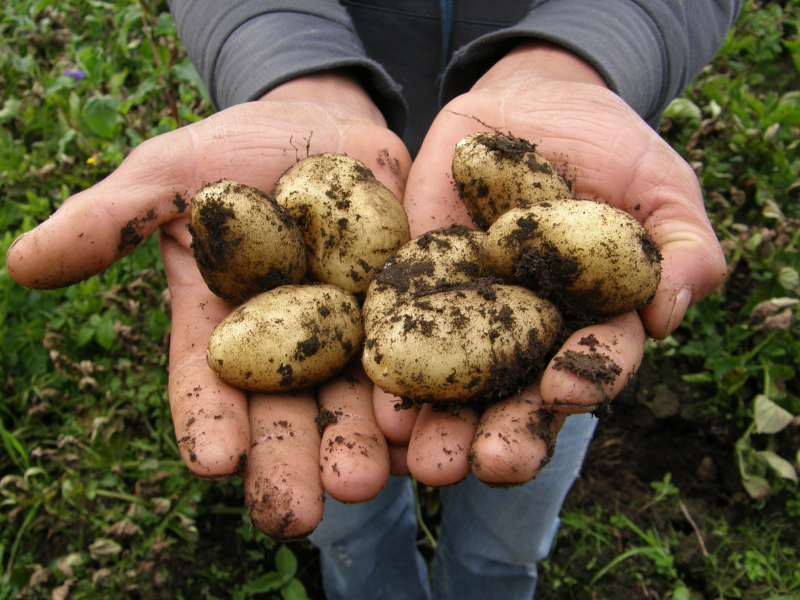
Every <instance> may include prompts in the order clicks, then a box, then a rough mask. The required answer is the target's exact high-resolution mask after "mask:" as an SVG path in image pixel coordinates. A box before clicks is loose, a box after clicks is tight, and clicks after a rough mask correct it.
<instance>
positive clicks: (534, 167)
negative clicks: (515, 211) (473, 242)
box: [453, 132, 571, 230]
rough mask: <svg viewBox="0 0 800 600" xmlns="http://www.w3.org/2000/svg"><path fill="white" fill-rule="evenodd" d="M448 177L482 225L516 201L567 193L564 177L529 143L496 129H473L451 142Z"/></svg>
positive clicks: (476, 222) (480, 226)
mask: <svg viewBox="0 0 800 600" xmlns="http://www.w3.org/2000/svg"><path fill="white" fill-rule="evenodd" d="M453 180H454V181H455V183H456V188H457V189H458V194H459V196H460V197H461V200H462V201H463V202H464V205H465V206H466V207H467V211H468V212H469V215H470V217H472V220H473V221H474V222H475V224H476V225H477V226H478V227H479V228H481V229H482V230H486V229H488V227H489V226H490V225H491V224H492V223H494V222H495V221H496V220H497V218H498V217H499V216H500V215H502V214H503V213H504V212H506V211H507V210H509V209H511V208H513V207H515V206H518V205H519V204H520V203H531V202H540V201H548V200H554V199H556V198H569V197H570V196H571V192H570V188H569V186H568V185H567V183H566V182H565V181H564V178H563V177H561V175H559V174H558V173H557V172H556V170H555V169H554V168H553V166H552V165H551V164H550V163H549V162H547V160H546V159H545V158H544V157H543V156H542V155H541V154H539V152H537V151H536V146H535V145H534V144H531V143H530V142H528V141H526V140H523V139H520V138H517V137H514V136H513V135H508V134H503V133H499V132H493V133H474V134H472V135H470V136H467V137H466V138H464V139H463V140H461V141H460V142H459V143H458V144H457V145H456V148H455V153H454V154H453Z"/></svg>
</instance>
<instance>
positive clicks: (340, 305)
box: [206, 284, 364, 392]
mask: <svg viewBox="0 0 800 600" xmlns="http://www.w3.org/2000/svg"><path fill="white" fill-rule="evenodd" d="M363 341H364V326H363V322H362V319H361V309H360V307H359V305H358V302H357V300H356V298H355V297H354V296H353V295H352V294H349V293H348V292H345V291H344V290H342V289H341V288H339V287H336V286H333V285H325V284H320V285H286V286H281V287H278V288H275V289H273V290H270V291H268V292H265V293H263V294H261V295H259V296H256V297H255V298H252V299H250V300H249V301H247V302H245V303H244V304H242V305H241V306H239V307H238V308H236V309H235V310H234V311H233V312H232V313H230V314H229V315H228V316H227V317H226V318H225V319H223V320H222V321H220V323H219V324H218V325H217V326H216V328H215V329H214V331H213V332H212V334H211V338H210V339H209V342H208V350H207V353H206V356H207V360H208V364H209V366H210V367H211V369H212V370H213V371H214V372H215V373H216V374H217V375H218V376H219V378H220V379H222V380H223V381H225V382H226V383H229V384H231V385H233V386H236V387H238V388H241V389H244V390H250V391H258V392H286V391H291V390H296V389H300V388H304V387H307V386H310V385H315V384H318V383H322V382H323V381H326V380H327V379H329V378H331V377H333V376H334V375H337V374H338V373H340V372H341V371H342V370H343V369H344V368H345V367H346V366H347V365H348V364H349V363H350V361H351V360H352V359H353V357H354V356H355V355H356V354H357V353H358V352H359V351H360V350H361V346H362V343H363Z"/></svg>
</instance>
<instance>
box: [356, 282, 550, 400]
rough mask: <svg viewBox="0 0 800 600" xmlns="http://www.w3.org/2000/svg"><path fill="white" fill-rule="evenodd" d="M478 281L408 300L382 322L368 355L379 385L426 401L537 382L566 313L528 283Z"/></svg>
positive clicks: (482, 396) (498, 393)
mask: <svg viewBox="0 0 800 600" xmlns="http://www.w3.org/2000/svg"><path fill="white" fill-rule="evenodd" d="M476 283H477V285H466V286H462V287H455V288H451V289H449V290H446V291H442V292H435V293H432V294H429V295H425V296H422V297H420V298H417V299H413V300H410V301H408V302H405V303H402V304H400V305H398V306H397V307H395V308H394V309H393V310H392V311H391V312H389V314H387V315H386V316H385V317H383V318H382V319H381V320H380V321H378V322H377V323H376V324H375V325H374V326H373V328H372V329H371V330H370V333H369V335H368V337H367V339H366V341H365V344H364V353H363V355H362V364H363V366H364V370H365V371H366V373H367V375H368V376H369V378H370V379H371V380H372V381H373V383H375V385H377V386H378V387H380V388H381V389H382V390H384V391H386V392H389V393H391V394H395V395H398V396H401V397H403V398H411V399H413V400H415V401H419V402H470V401H478V400H486V399H494V398H498V397H503V396H507V395H511V394H513V393H515V392H516V391H517V390H518V389H520V388H521V387H522V386H524V385H526V384H528V383H530V382H531V380H532V379H533V378H534V377H535V376H536V375H537V374H538V373H539V372H541V370H542V368H543V367H544V362H543V361H544V358H545V356H546V355H547V353H548V351H549V350H550V348H551V346H552V345H553V343H554V342H555V340H556V337H557V336H558V333H559V332H560V330H561V325H562V319H561V315H560V314H559V312H558V310H557V309H556V308H555V307H554V306H553V305H552V304H551V303H550V302H548V301H547V300H543V299H541V298H539V297H538V296H537V295H536V294H534V293H533V292H531V291H530V290H528V289H525V288H521V287H517V286H507V285H497V284H492V283H484V282H483V281H478V282H476Z"/></svg>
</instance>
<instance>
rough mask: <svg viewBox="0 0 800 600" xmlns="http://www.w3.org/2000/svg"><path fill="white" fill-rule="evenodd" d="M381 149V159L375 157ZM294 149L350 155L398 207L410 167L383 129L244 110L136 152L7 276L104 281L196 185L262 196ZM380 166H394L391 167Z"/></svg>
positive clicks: (20, 246) (70, 205)
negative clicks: (244, 188) (222, 183)
mask: <svg viewBox="0 0 800 600" xmlns="http://www.w3.org/2000/svg"><path fill="white" fill-rule="evenodd" d="M293 139H294V140H296V141H297V143H294V144H293V142H292V140H293ZM305 142H307V143H305ZM303 145H305V146H307V148H300V146H303ZM381 148H382V149H383V150H381V152H383V153H384V154H385V156H384V155H382V154H381V153H380V152H377V149H381ZM298 149H299V151H300V152H309V153H311V154H314V153H319V152H336V153H340V154H350V155H351V156H353V157H354V158H358V159H359V160H361V161H362V162H364V163H365V164H367V166H368V167H369V168H370V169H372V171H373V172H374V173H375V176H376V177H377V178H378V179H379V180H381V181H382V183H384V184H385V185H387V187H389V188H390V189H391V190H392V191H393V192H394V193H395V195H396V196H397V197H398V198H402V181H400V180H399V178H398V175H397V173H398V172H407V167H408V163H410V159H409V158H408V156H407V151H406V150H405V148H404V146H403V145H402V141H400V140H399V138H397V137H396V136H395V135H394V134H392V133H391V132H390V131H389V130H388V129H385V128H382V127H379V126H377V125H375V124H372V123H368V122H366V121H359V120H334V119H333V118H332V117H331V115H330V114H328V113H326V112H325V111H323V110H321V109H319V108H314V107H309V106H305V107H298V106H297V105H293V104H291V103H282V102H251V103H248V104H242V105H239V106H235V107H233V108H230V109H228V110H225V111H222V112H220V113H217V114H216V115H213V116H211V117H209V118H208V119H205V120H203V121H200V122H199V123H194V124H192V125H189V126H187V127H184V128H181V129H177V130H175V131H172V132H170V133H167V134H164V135H161V136H158V137H156V138H152V139H150V140H148V141H146V142H145V143H143V144H142V145H140V146H139V147H137V148H136V149H135V150H134V151H133V152H132V153H131V154H130V156H128V158H126V159H125V161H124V162H123V163H122V165H120V167H119V168H118V169H117V170H116V171H115V172H114V173H112V174H111V175H110V176H109V177H108V178H106V179H105V180H103V181H102V182H100V183H98V184H96V185H95V186H93V187H92V188H90V189H88V190H85V191H83V192H81V193H79V194H76V195H75V196H73V197H71V198H70V199H68V200H67V201H66V202H65V203H64V204H63V205H62V206H61V208H59V209H58V210H57V211H56V212H55V214H53V215H52V216H51V217H50V218H49V219H48V220H47V221H45V222H44V223H42V224H41V225H39V226H38V227H36V228H35V229H33V230H32V231H30V232H28V233H26V234H24V235H22V236H21V237H20V238H18V239H17V240H16V241H15V242H14V244H12V246H11V248H9V251H8V255H7V266H8V271H9V273H10V274H11V276H12V277H13V278H14V279H15V280H16V281H17V282H18V283H20V284H22V285H24V286H26V287H31V288H37V289H53V288H58V287H65V286H69V285H72V284H74V283H77V282H78V281H81V280H83V279H86V278H88V277H91V276H92V275H96V274H98V273H100V272H102V271H104V270H105V269H107V268H108V267H109V266H110V265H112V264H113V263H114V262H115V261H117V260H119V259H120V258H122V257H123V256H125V255H127V254H128V253H130V252H131V251H132V250H133V249H134V248H135V247H136V246H137V245H138V244H139V242H141V241H142V240H143V239H144V238H146V237H147V236H149V235H150V234H151V233H152V232H153V231H155V229H156V228H158V227H159V226H161V225H163V224H164V223H167V222H168V221H171V220H173V219H176V218H178V217H181V216H182V215H184V214H185V213H186V211H187V208H188V205H189V199H190V197H191V196H192V195H193V194H194V193H195V192H196V191H197V190H198V189H200V188H201V187H202V186H203V185H204V184H206V183H210V182H213V181H217V180H219V179H222V178H229V179H234V180H236V181H238V182H240V183H242V184H245V185H248V186H251V187H254V188H257V189H260V190H262V191H270V190H271V189H272V187H273V186H274V184H275V181H276V180H277V179H278V177H279V176H280V175H281V173H283V172H284V171H285V170H286V169H287V168H288V167H289V166H290V165H291V164H292V163H294V162H295V161H296V159H297V156H298V155H299V153H298ZM385 157H397V160H398V164H399V166H396V165H395V164H394V163H391V162H390V161H386V160H384V158H385Z"/></svg>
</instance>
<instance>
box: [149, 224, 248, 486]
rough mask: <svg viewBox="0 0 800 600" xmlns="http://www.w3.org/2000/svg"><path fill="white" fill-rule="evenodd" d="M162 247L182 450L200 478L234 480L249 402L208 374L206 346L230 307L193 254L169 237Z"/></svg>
mask: <svg viewBox="0 0 800 600" xmlns="http://www.w3.org/2000/svg"><path fill="white" fill-rule="evenodd" d="M159 241H160V244H161V250H162V254H163V256H164V264H165V267H166V271H167V282H168V284H169V288H170V293H171V296H172V333H171V336H170V361H169V362H170V373H169V399H170V410H171V411H172V419H173V424H174V427H175V433H176V435H177V437H178V446H179V448H180V451H181V456H182V457H183V459H184V461H185V462H186V464H187V466H188V467H189V469H191V470H192V472H194V473H195V474H196V475H199V476H202V477H212V478H216V477H223V476H229V475H232V474H234V473H237V472H239V471H241V468H242V466H243V464H244V463H245V462H246V460H247V449H248V445H249V442H250V423H249V421H248V416H247V397H246V395H245V393H244V392H242V391H241V390H238V389H236V388H234V387H232V386H229V385H227V384H225V383H223V382H222V381H221V380H220V379H219V378H218V377H217V376H216V374H215V373H214V372H213V371H212V370H211V369H210V368H209V366H208V363H207V362H206V346H207V345H208V338H209V336H210V335H211V331H212V330H213V329H214V327H215V326H216V325H217V323H219V321H221V320H222V319H223V318H224V317H225V316H226V315H227V314H228V313H229V312H230V310H231V307H230V305H228V304H227V303H225V302H224V301H223V300H221V299H219V298H217V297H216V296H214V295H213V294H212V293H211V292H209V290H208V288H207V287H206V286H205V285H204V284H203V281H202V278H201V277H200V273H199V272H198V271H197V267H196V265H195V264H194V260H193V259H192V257H191V254H190V253H189V251H188V250H186V249H184V248H183V247H181V246H180V245H179V244H178V243H177V242H176V241H175V240H174V239H173V238H171V237H169V236H167V235H161V236H160V237H159Z"/></svg>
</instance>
